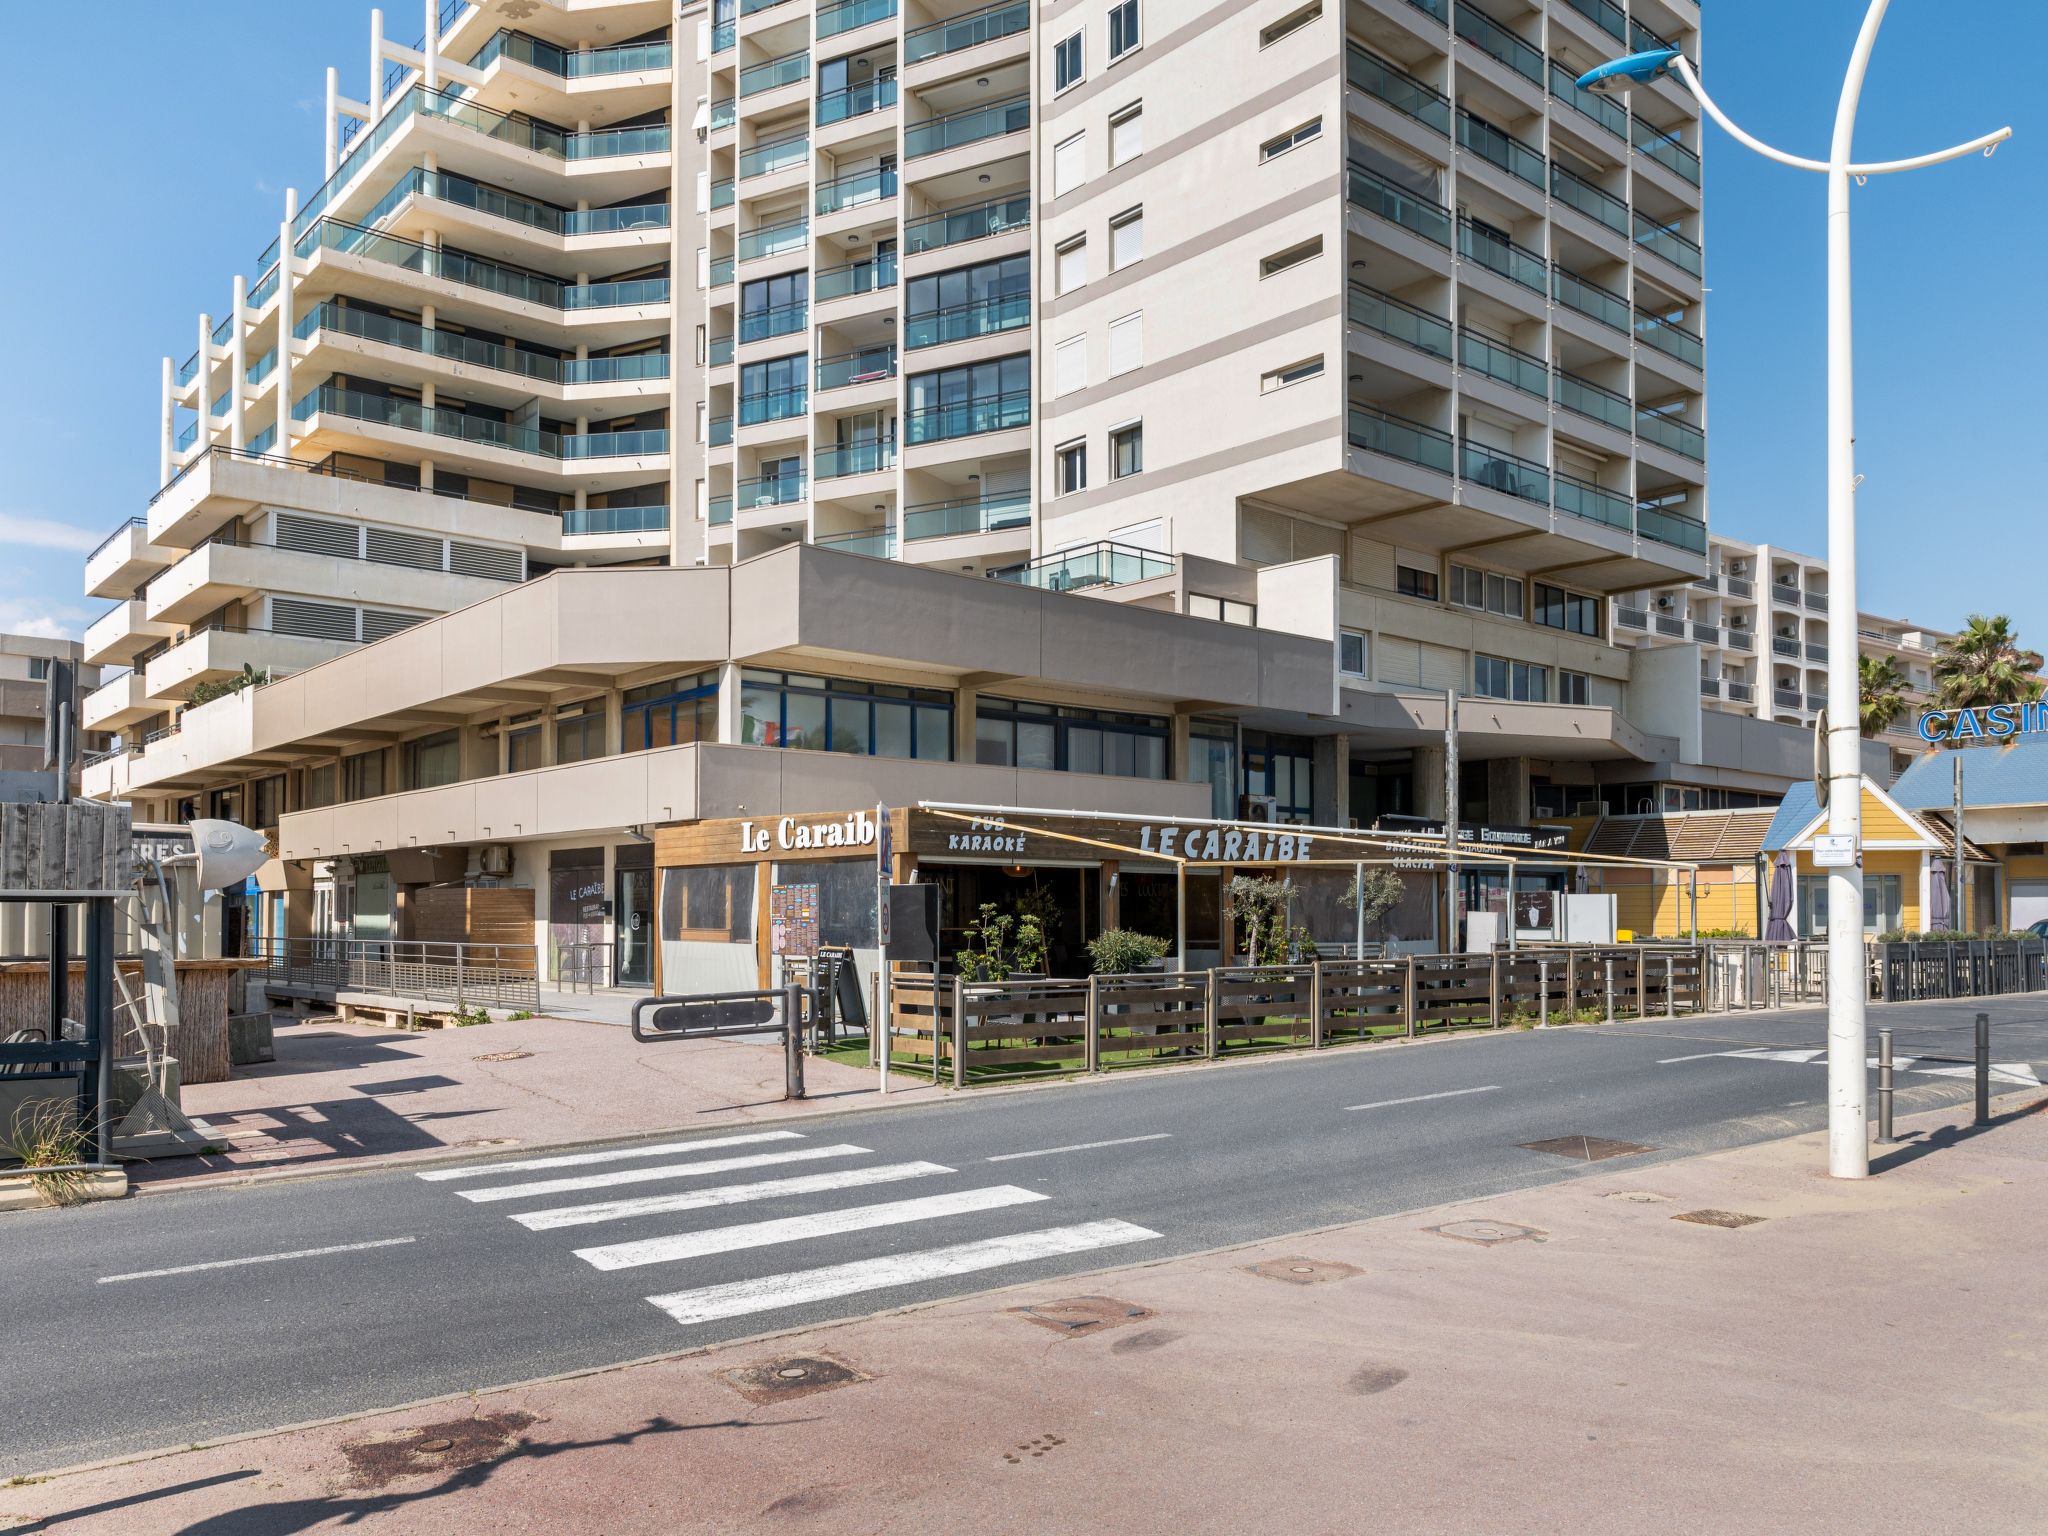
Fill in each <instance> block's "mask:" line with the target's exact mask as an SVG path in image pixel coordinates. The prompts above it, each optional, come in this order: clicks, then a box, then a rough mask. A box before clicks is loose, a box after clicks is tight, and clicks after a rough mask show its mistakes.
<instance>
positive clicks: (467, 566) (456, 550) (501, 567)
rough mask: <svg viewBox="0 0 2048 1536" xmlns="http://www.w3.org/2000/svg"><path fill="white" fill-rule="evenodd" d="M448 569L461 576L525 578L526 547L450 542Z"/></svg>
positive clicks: (511, 579)
mask: <svg viewBox="0 0 2048 1536" xmlns="http://www.w3.org/2000/svg"><path fill="white" fill-rule="evenodd" d="M448 569H449V570H451V571H453V572H455V573H456V574H457V575H458V576H486V577H489V578H490V579H491V580H493V581H523V580H524V579H525V577H526V555H525V552H524V551H523V550H517V549H499V548H496V547H494V546H492V545H489V544H465V543H463V542H462V541H461V540H459V539H451V540H449V543H448Z"/></svg>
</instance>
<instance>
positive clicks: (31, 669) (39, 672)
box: [28, 656, 50, 683]
mask: <svg viewBox="0 0 2048 1536" xmlns="http://www.w3.org/2000/svg"><path fill="white" fill-rule="evenodd" d="M28 675H29V680H30V681H31V682H37V683H40V682H44V681H46V680H47V679H48V678H49V676H50V658H49V657H47V656H31V657H29V659H28Z"/></svg>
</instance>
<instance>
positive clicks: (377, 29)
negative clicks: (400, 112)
mask: <svg viewBox="0 0 2048 1536" xmlns="http://www.w3.org/2000/svg"><path fill="white" fill-rule="evenodd" d="M363 100H364V101H366V102H368V103H369V104H370V119H369V121H368V122H366V123H365V124H363V126H364V127H365V128H374V127H376V126H377V121H378V119H379V118H381V117H383V115H384V13H383V12H382V11H380V10H373V11H371V12H370V91H369V94H368V95H367V96H365V97H364V98H363Z"/></svg>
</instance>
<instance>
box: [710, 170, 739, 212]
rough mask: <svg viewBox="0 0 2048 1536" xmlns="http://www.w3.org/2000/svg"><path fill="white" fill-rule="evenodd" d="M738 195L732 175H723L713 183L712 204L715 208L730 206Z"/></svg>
mask: <svg viewBox="0 0 2048 1536" xmlns="http://www.w3.org/2000/svg"><path fill="white" fill-rule="evenodd" d="M737 196H738V190H737V188H736V187H735V186H734V185H733V179H732V178H731V177H730V176H721V177H719V179H718V180H716V181H714V182H713V183H711V206H712V208H713V209H714V210H715V209H719V208H730V207H731V206H732V205H733V203H734V201H735V200H736V198H737Z"/></svg>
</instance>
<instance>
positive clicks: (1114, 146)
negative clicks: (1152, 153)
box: [1109, 101, 1145, 169]
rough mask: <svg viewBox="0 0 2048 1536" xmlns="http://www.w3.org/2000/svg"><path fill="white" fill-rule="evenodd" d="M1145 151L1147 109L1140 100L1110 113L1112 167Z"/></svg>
mask: <svg viewBox="0 0 2048 1536" xmlns="http://www.w3.org/2000/svg"><path fill="white" fill-rule="evenodd" d="M1144 151H1145V109H1144V107H1143V106H1142V105H1141V104H1140V103H1138V102H1135V101H1134V102H1132V103H1131V104H1130V105H1129V106H1128V107H1124V108H1122V109H1121V110H1119V111H1116V112H1112V113H1110V114H1109V163H1110V166H1111V168H1112V169H1114V168H1115V167H1116V166H1119V165H1122V164H1123V163H1124V162H1125V161H1126V160H1133V159H1136V158H1137V157H1138V156H1139V155H1141V154H1143V153H1144Z"/></svg>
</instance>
